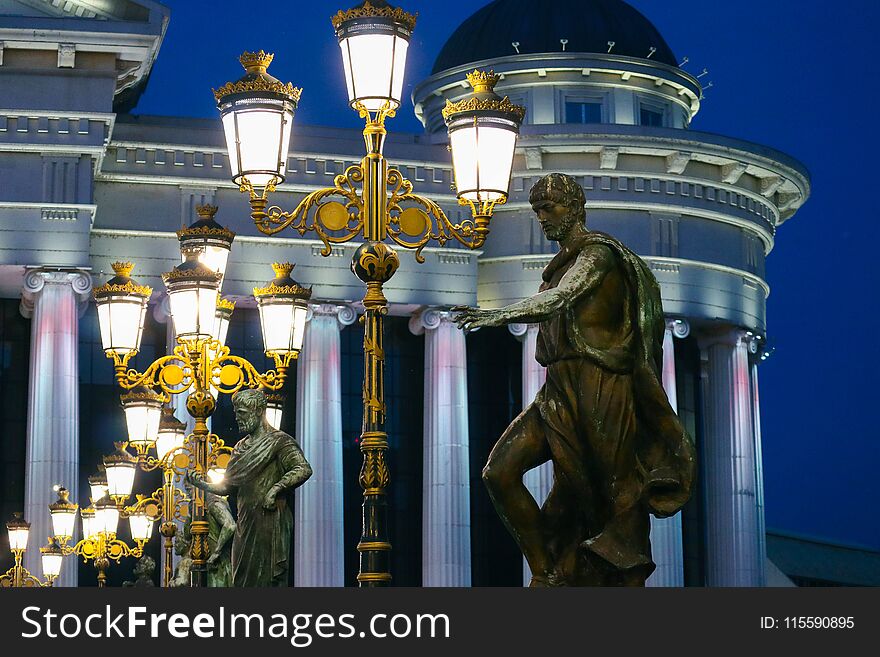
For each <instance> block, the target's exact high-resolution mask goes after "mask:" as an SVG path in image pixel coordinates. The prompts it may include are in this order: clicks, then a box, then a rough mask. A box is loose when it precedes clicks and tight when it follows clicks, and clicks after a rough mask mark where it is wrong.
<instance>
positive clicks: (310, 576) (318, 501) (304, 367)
mask: <svg viewBox="0 0 880 657" xmlns="http://www.w3.org/2000/svg"><path fill="white" fill-rule="evenodd" d="M311 310H312V312H311V319H310V320H309V324H308V328H307V330H306V333H305V341H304V343H303V348H302V352H301V353H300V356H299V359H298V363H297V376H296V381H297V383H296V439H297V440H298V441H299V443H300V446H301V447H302V450H303V453H304V454H305V456H306V459H307V460H308V462H309V464H310V465H311V466H312V471H313V472H314V474H313V476H312V478H311V479H310V480H309V485H308V486H302V487H301V488H298V489H297V491H296V493H295V514H294V521H295V523H296V529H295V530H294V569H293V572H294V585H295V586H345V580H344V572H345V568H344V566H345V551H344V550H345V541H344V540H343V513H342V503H343V502H342V500H343V498H342V490H343V487H342V383H341V380H342V371H341V352H340V344H339V331H340V329H341V328H342V327H344V326H349V325H350V324H352V323H353V322H354V320H355V319H356V318H357V315H356V314H355V312H354V310H353V309H352V308H350V307H349V306H333V305H329V304H318V305H313V306H312V307H311Z"/></svg>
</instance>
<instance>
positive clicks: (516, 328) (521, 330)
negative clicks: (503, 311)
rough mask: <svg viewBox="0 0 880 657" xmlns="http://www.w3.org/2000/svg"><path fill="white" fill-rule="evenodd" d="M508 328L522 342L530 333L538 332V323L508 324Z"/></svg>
mask: <svg viewBox="0 0 880 657" xmlns="http://www.w3.org/2000/svg"><path fill="white" fill-rule="evenodd" d="M507 330H508V331H510V334H511V335H512V336H514V337H515V338H516V339H517V340H519V341H520V342H522V341H523V340H525V339H526V336H527V335H528V334H529V333H537V332H538V325H537V324H508V325H507Z"/></svg>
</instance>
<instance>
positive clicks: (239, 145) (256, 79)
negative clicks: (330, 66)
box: [214, 50, 302, 189]
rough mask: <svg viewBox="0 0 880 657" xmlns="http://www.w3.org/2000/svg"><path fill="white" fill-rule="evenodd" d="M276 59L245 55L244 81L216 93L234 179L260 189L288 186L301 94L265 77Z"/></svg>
mask: <svg viewBox="0 0 880 657" xmlns="http://www.w3.org/2000/svg"><path fill="white" fill-rule="evenodd" d="M272 58H273V55H270V54H267V53H265V52H263V51H262V50H261V51H260V52H258V53H252V52H246V53H244V54H243V55H242V56H241V57H240V58H239V61H240V62H241V65H242V66H244V69H245V71H246V73H245V75H244V77H243V78H241V79H240V80H238V81H237V82H230V83H228V84H226V85H224V86H223V87H221V88H220V89H215V90H214V97H215V99H216V100H217V108H218V109H219V110H220V115H221V116H222V117H223V130H224V132H225V133H226V146H227V148H228V149H229V165H230V167H231V168H232V178H233V180H234V181H235V183H236V184H237V185H241V186H250V187H251V188H257V189H259V188H265V187H274V186H275V185H276V184H278V183H282V182H284V174H285V170H286V168H287V153H288V150H289V149H290V129H291V126H292V124H293V114H294V112H295V111H296V106H297V104H298V103H299V98H300V94H301V93H302V89H297V88H296V87H294V86H293V85H292V84H290V83H287V84H283V83H282V82H280V81H279V80H277V79H276V78H273V77H272V76H271V75H269V74H268V73H267V72H266V69H268V68H269V64H271V63H272Z"/></svg>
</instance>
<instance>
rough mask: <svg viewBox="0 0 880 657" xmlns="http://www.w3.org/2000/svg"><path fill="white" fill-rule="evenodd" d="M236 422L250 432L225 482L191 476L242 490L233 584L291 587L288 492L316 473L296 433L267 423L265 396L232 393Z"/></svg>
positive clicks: (216, 489) (218, 487)
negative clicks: (289, 578)
mask: <svg viewBox="0 0 880 657" xmlns="http://www.w3.org/2000/svg"><path fill="white" fill-rule="evenodd" d="M232 405H233V408H234V409H235V420H236V423H237V424H238V428H239V431H241V433H242V434H247V435H245V437H244V438H242V439H241V440H239V441H238V443H237V444H236V446H235V449H234V450H233V453H232V457H231V458H230V460H229V466H228V467H227V469H226V475H225V478H224V479H223V481H222V482H220V483H216V484H212V483H209V482H208V481H207V480H206V479H205V478H204V477H203V476H202V475H201V474H198V473H188V474H187V479H188V480H189V481H190V483H192V484H193V485H195V486H198V487H199V488H201V489H202V490H204V491H206V492H209V493H215V494H217V495H225V494H227V493H228V492H230V491H231V490H233V489H234V490H236V491H237V497H236V508H237V512H238V515H237V520H236V525H235V535H234V536H233V539H232V585H233V586H235V587H245V586H287V572H288V570H289V563H288V561H289V559H288V557H289V554H290V538H291V533H292V531H293V513H292V511H291V508H290V506H291V505H290V502H289V500H288V493H289V492H290V491H292V490H293V489H294V488H297V487H298V486H301V485H302V484H303V483H304V482H305V481H306V480H307V479H308V478H309V477H311V476H312V468H311V466H309V464H308V461H306V458H305V456H304V455H303V453H302V450H300V448H299V445H298V444H297V442H296V440H294V439H293V437H292V436H289V435H288V434H286V433H284V432H283V431H276V430H275V429H273V428H272V427H271V426H270V425H269V423H268V422H267V421H266V395H265V394H263V392H262V391H260V390H249V389H248V390H242V391H240V392H237V393H235V395H233V397H232Z"/></svg>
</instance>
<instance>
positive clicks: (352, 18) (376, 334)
mask: <svg viewBox="0 0 880 657" xmlns="http://www.w3.org/2000/svg"><path fill="white" fill-rule="evenodd" d="M331 21H332V24H333V27H334V29H335V31H336V36H337V38H338V40H339V47H340V51H341V53H342V60H343V68H344V73H345V82H346V87H347V89H348V95H349V101H350V104H351V107H352V109H354V110H355V111H356V112H358V113H359V114H360V116H361V117H362V118H363V119H364V120H365V128H364V132H363V135H364V142H365V144H366V155H365V157H364V158H363V159H362V160H361V162H360V164H358V165H354V166H351V167H349V168H348V169H346V171H345V172H344V173H343V174H341V175H337V176H336V177H335V178H334V180H333V186H332V187H327V188H324V189H319V190H317V191H315V192H312V193H310V194H308V195H307V196H306V197H305V198H304V199H303V200H302V201H301V202H300V203H299V205H297V207H296V208H295V209H294V210H292V211H283V210H281V209H280V208H279V207H277V206H272V207H268V205H269V203H268V199H269V194H270V193H272V192H273V191H275V189H276V187H277V186H278V185H279V184H280V183H282V182H284V179H285V172H286V166H287V156H288V148H289V142H290V134H291V127H292V122H293V115H294V112H295V110H296V107H297V105H298V103H299V100H300V95H301V89H298V88H295V87H294V86H293V85H292V84H289V83H288V84H284V83H282V82H280V81H279V80H277V79H275V78H274V77H272V76H271V75H269V74H268V73H267V68H268V67H269V65H270V64H271V62H272V59H273V57H274V56H273V55H271V54H267V53H265V52H263V51H260V52H258V53H250V52H246V53H244V54H243V55H242V56H241V59H240V61H241V64H242V65H243V66H244V68H245V71H246V74H245V76H244V77H242V78H241V79H240V80H238V81H237V82H230V83H228V84H226V85H224V86H223V87H221V88H220V89H217V90H215V91H214V95H215V98H216V100H217V106H218V109H219V111H220V114H221V117H222V121H223V127H224V131H225V134H226V141H227V147H228V150H229V161H230V165H231V169H232V174H233V181H234V182H235V183H236V184H238V185H239V187H240V190H241V191H242V193H246V194H248V195H249V197H250V205H251V218H252V219H253V221H254V223H255V224H256V226H257V228H258V229H259V230H260V232H262V233H264V234H266V235H274V234H276V233H279V232H280V231H282V230H284V229H287V228H290V229H292V230H295V231H297V232H298V233H299V234H300V235H304V234H305V233H307V232H314V233H316V234H317V236H318V238H319V239H320V240H321V241H322V242H323V243H324V249H323V251H322V254H323V255H325V256H328V255H330V253H331V247H330V245H331V243H333V244H339V243H344V242H348V241H350V240H353V239H355V238H358V237H359V238H362V239H363V241H364V243H363V244H362V245H361V246H360V247H359V248H358V249H357V250H356V251H355V254H354V257H353V258H352V263H351V268H352V271H353V272H354V273H355V275H356V276H357V277H358V278H359V279H360V280H361V281H363V282H364V283H365V284H366V286H367V289H366V293H365V295H364V299H363V303H364V308H365V314H364V316H363V318H362V321H363V323H364V384H363V425H362V433H361V438H360V449H361V452H362V453H363V466H362V468H361V472H360V477H359V479H360V485H361V488H362V489H363V534H362V536H361V539H360V542H359V543H358V548H357V549H358V552H359V553H360V572H359V573H358V578H357V579H358V582H359V584H360V585H361V586H386V585H388V584H389V582H390V581H391V573H390V553H391V544H390V542H389V540H388V529H387V501H386V495H387V486H388V483H389V478H390V477H389V471H388V466H387V464H386V462H385V453H386V451H387V449H388V436H387V434H386V432H385V416H386V410H387V409H386V403H385V348H384V344H383V316H384V315H385V314H387V311H388V302H387V299H386V298H385V295H384V293H383V285H384V284H385V283H387V282H388V281H389V280H390V279H391V277H392V276H393V275H394V273H395V272H396V271H397V269H398V267H399V265H400V261H399V259H398V256H397V254H396V253H395V251H394V249H393V248H391V247H390V246H389V245H388V244H386V243H385V240H386V239H390V240H391V241H392V242H394V243H395V244H397V245H399V246H402V247H403V248H406V249H413V250H414V251H415V258H416V261H418V262H424V257H423V256H422V255H421V252H422V250H423V249H424V248H425V246H426V245H427V244H428V243H429V242H431V241H435V242H438V243H439V244H441V245H445V244H446V243H447V242H448V241H449V240H450V239H455V240H457V241H458V242H460V243H461V244H462V245H464V246H466V247H468V248H471V249H476V248H479V247H480V246H481V245H482V244H483V243H484V241H485V239H486V237H487V235H488V234H489V222H490V219H491V216H492V213H493V210H494V207H495V206H496V205H499V204H502V203H504V202H505V201H506V200H507V193H508V188H509V182H510V174H511V169H512V166H513V155H514V147H515V145H516V137H517V135H518V133H519V127H520V125H521V123H522V120H523V117H524V114H525V109H524V108H523V107H520V106H518V105H514V104H512V103H511V102H510V100H509V99H508V98H506V97H505V98H501V97H499V96H498V95H497V94H495V92H494V91H493V87H494V86H495V84H496V83H497V82H498V80H499V76H496V75H494V74H493V73H492V72H491V71H490V72H480V71H474V72H473V73H471V74H470V75H468V76H467V79H468V81H469V82H470V83H471V85H472V87H473V93H472V94H471V95H470V96H469V97H467V98H465V99H464V100H462V101H459V102H457V103H449V102H447V106H446V108H445V109H444V111H443V115H444V118H445V120H446V123H447V127H448V131H449V136H450V143H451V147H452V159H453V169H454V172H455V180H456V186H457V194H458V199H459V203H460V204H461V205H465V206H468V207H470V209H471V214H472V218H471V219H466V220H464V221H462V222H461V223H456V224H454V223H452V222H451V221H450V220H449V219H448V217H447V216H446V214H445V213H444V212H443V210H442V209H441V208H440V206H439V205H437V203H435V202H434V201H432V200H430V199H428V198H425V197H423V196H420V195H418V194H415V193H413V185H412V183H411V182H410V181H409V180H407V179H406V178H405V177H404V176H403V174H402V173H401V172H400V171H398V170H397V169H393V168H389V166H388V162H387V160H386V159H385V158H384V156H383V154H382V151H383V146H384V143H385V138H386V130H385V120H386V119H387V118H391V117H393V116H394V115H395V112H396V111H397V109H398V108H399V107H400V100H401V93H402V90H403V73H404V68H405V64H406V54H407V49H408V46H409V41H410V38H411V36H412V32H413V29H414V28H415V23H416V17H415V16H413V15H411V14H408V13H407V12H405V11H403V10H402V9H400V8H397V7H393V6H391V5H389V4H388V3H387V2H385V1H384V0H374V1H372V2H370V1H366V2H363V3H361V4H359V5H357V6H356V7H354V8H352V9H349V10H347V11H340V12H338V13H337V14H336V15H335V16H333V17H332V19H331ZM358 185H360V187H361V188H360V190H359V189H358Z"/></svg>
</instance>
